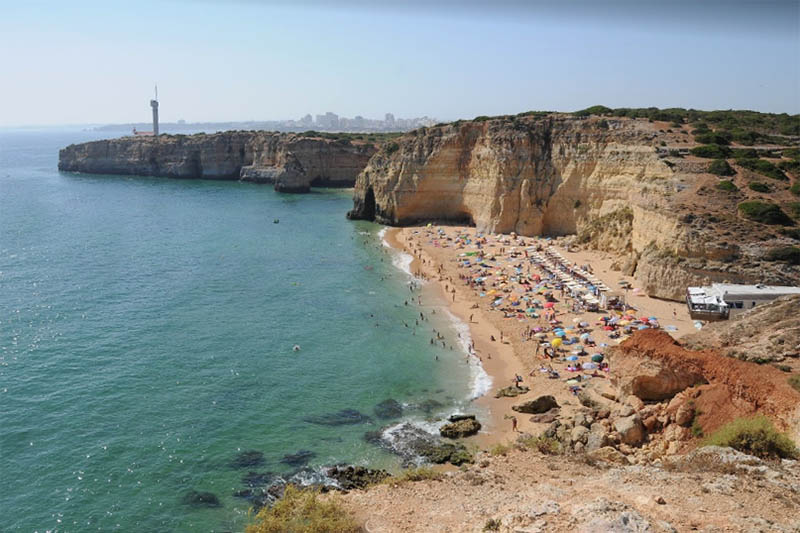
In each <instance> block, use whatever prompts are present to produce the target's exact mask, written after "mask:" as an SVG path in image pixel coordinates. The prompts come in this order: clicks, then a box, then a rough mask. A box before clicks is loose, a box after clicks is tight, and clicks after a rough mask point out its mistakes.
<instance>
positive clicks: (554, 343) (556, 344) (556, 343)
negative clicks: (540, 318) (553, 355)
mask: <svg viewBox="0 0 800 533" xmlns="http://www.w3.org/2000/svg"><path fill="white" fill-rule="evenodd" d="M562 342H563V341H562V340H561V339H560V338H559V339H553V340H552V341H550V346H552V347H553V348H558V347H559V346H561V343H562Z"/></svg>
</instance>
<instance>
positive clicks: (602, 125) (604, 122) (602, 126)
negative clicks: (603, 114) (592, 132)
mask: <svg viewBox="0 0 800 533" xmlns="http://www.w3.org/2000/svg"><path fill="white" fill-rule="evenodd" d="M597 127H598V128H600V129H601V130H607V129H608V121H607V120H606V119H603V120H601V121H600V122H598V123H597Z"/></svg>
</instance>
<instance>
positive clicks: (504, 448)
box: [489, 444, 511, 456]
mask: <svg viewBox="0 0 800 533" xmlns="http://www.w3.org/2000/svg"><path fill="white" fill-rule="evenodd" d="M510 451H511V446H510V445H508V444H495V445H494V446H492V447H491V448H489V453H490V454H491V455H494V456H498V455H505V454H507V453H508V452H510Z"/></svg>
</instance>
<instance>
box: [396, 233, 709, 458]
mask: <svg viewBox="0 0 800 533" xmlns="http://www.w3.org/2000/svg"><path fill="white" fill-rule="evenodd" d="M440 229H441V230H443V231H444V234H440V233H438V232H439V230H440ZM459 234H461V235H467V236H468V237H470V238H471V239H472V240H473V242H474V239H475V238H476V237H477V235H478V232H477V230H476V229H475V228H470V227H463V226H436V227H407V228H390V229H389V230H388V231H387V233H386V241H387V243H388V244H389V245H390V246H392V247H395V248H398V249H401V250H403V251H405V252H406V253H408V254H410V255H411V256H412V257H413V258H414V259H413V261H412V263H411V270H412V272H414V273H418V274H421V275H423V276H424V277H425V278H427V279H428V280H431V281H435V282H436V283H431V284H430V285H429V288H430V289H431V290H436V291H437V292H438V293H439V295H440V296H441V297H442V298H444V299H445V301H447V302H448V303H449V306H450V311H451V312H452V313H453V314H454V315H456V316H457V317H458V318H459V319H461V320H462V321H464V322H465V323H468V324H469V329H470V335H471V337H472V340H473V343H474V346H475V352H476V354H477V355H478V356H479V357H480V359H481V362H482V364H483V367H484V369H485V370H486V372H487V373H488V374H489V375H490V376H491V378H492V382H493V383H492V390H491V391H490V392H489V393H488V394H486V395H484V396H482V397H481V398H479V399H478V400H476V402H477V403H478V404H479V405H481V406H485V407H487V408H488V411H489V413H490V420H488V421H483V422H486V423H485V424H484V430H483V431H481V433H480V434H479V435H478V436H476V437H474V438H473V439H470V440H471V442H473V443H474V444H477V445H478V446H480V447H482V448H486V447H489V446H492V445H494V444H497V443H507V442H511V441H513V440H515V439H516V436H517V435H516V433H515V432H514V431H513V429H512V425H511V421H510V420H509V418H508V417H509V416H516V419H517V422H518V430H519V431H520V432H525V433H530V434H534V435H536V434H538V433H540V432H541V431H543V430H544V429H545V428H546V424H535V423H532V422H530V421H529V417H528V416H526V415H519V414H518V413H515V412H514V411H512V410H511V406H512V405H515V404H517V403H520V402H521V401H525V400H532V399H535V398H537V397H538V396H541V395H546V394H549V395H552V396H554V397H555V398H556V400H557V401H558V403H559V404H560V405H561V406H562V414H563V415H567V416H569V415H570V414H571V412H572V411H573V410H575V409H577V408H578V406H579V403H578V402H577V399H576V398H575V396H574V395H573V394H572V393H571V392H570V391H569V388H568V386H567V385H566V384H565V380H566V379H567V378H568V377H569V376H568V374H567V372H564V371H563V370H564V369H565V368H566V366H567V364H566V363H564V362H559V361H557V360H553V361H552V362H549V361H543V360H541V359H539V358H538V357H537V356H536V355H535V352H536V344H537V342H536V341H529V340H524V339H523V333H524V331H525V330H526V328H528V327H533V326H537V325H538V326H542V325H545V324H546V323H545V322H544V321H543V320H542V319H541V318H539V319H534V318H524V319H517V318H504V317H503V313H502V312H500V311H496V310H492V309H491V305H490V304H491V298H487V297H483V298H482V297H480V296H479V294H478V292H479V291H476V290H473V289H472V288H471V287H469V286H468V285H467V284H466V282H464V281H462V280H461V279H460V278H459V276H460V275H461V274H465V273H466V270H465V269H463V268H459V265H458V262H457V259H458V257H459V255H460V254H462V253H465V252H468V251H475V250H477V248H476V247H474V246H471V247H469V246H467V247H457V246H456V244H455V241H454V240H447V239H448V238H450V239H454V237H455V236H456V235H459ZM485 237H487V238H488V242H487V243H486V245H485V246H483V250H484V251H485V253H486V255H487V256H490V255H492V256H494V257H495V258H496V259H497V260H498V262H500V261H502V260H508V259H510V257H509V254H510V249H511V248H512V247H515V248H516V249H517V250H523V249H524V248H525V247H528V246H532V245H533V246H535V245H536V244H541V245H544V246H550V245H551V246H553V248H554V249H556V250H557V251H558V252H559V253H561V254H562V256H563V257H564V258H565V259H566V260H567V261H569V262H573V263H577V264H578V265H590V266H591V268H592V270H593V272H594V273H595V275H596V276H597V277H598V278H599V279H601V280H602V281H603V282H605V284H606V285H607V286H608V287H610V288H614V289H616V288H618V287H619V286H620V285H619V283H620V281H627V282H629V283H630V284H631V286H632V287H634V288H635V285H633V279H632V278H631V277H629V276H624V275H622V274H621V273H620V272H619V271H615V270H613V269H612V264H613V262H614V260H615V258H614V257H613V256H610V255H608V254H604V253H602V252H594V251H585V250H582V251H577V252H570V251H568V250H567V249H565V248H564V247H563V246H561V245H560V241H546V240H544V239H538V238H533V237H518V238H516V239H512V237H511V236H508V235H498V236H493V235H486V236H485ZM500 240H505V241H508V244H504V243H502V242H500ZM501 249H504V252H505V253H501V252H500V250H501ZM533 271H535V269H532V272H533ZM537 273H538V274H541V272H537ZM445 289H447V293H445ZM453 290H455V293H453V292H452V291H453ZM633 293H634V291H633V289H632V290H630V291H628V294H627V301H628V302H629V304H631V305H633V306H635V308H636V309H637V313H636V314H637V316H647V317H650V316H655V317H658V318H659V319H660V324H661V325H662V326H667V325H669V326H675V327H676V328H677V330H673V331H670V334H671V335H672V336H673V337H675V338H680V337H682V336H683V335H686V334H689V333H692V332H694V331H696V330H695V329H694V327H693V325H692V320H691V319H690V318H689V313H688V310H687V309H686V305H685V304H683V303H680V302H670V301H665V300H659V299H655V298H650V297H648V296H647V295H645V294H643V293H639V294H637V295H635V296H634V295H633ZM561 300H562V301H561V302H559V303H558V304H556V307H555V309H556V311H557V313H558V315H557V318H558V319H559V320H560V321H561V323H562V324H563V325H564V326H571V325H573V323H574V321H575V320H576V319H580V320H585V321H586V322H589V324H591V325H592V326H591V329H592V332H591V335H592V337H593V338H594V340H595V341H596V342H597V343H598V344H600V343H607V344H609V345H615V344H617V343H618V342H619V341H620V340H622V339H619V340H614V339H610V338H609V337H608V335H607V333H608V332H605V331H602V330H601V329H600V328H599V327H597V326H595V324H596V323H597V322H598V320H599V319H600V317H601V316H603V315H604V314H605V313H592V312H583V313H572V312H571V311H570V309H568V306H567V305H565V303H564V301H563V300H564V299H563V298H562V299H561ZM475 306H477V307H475ZM470 317H471V318H472V320H470ZM492 338H494V339H496V340H494V341H492ZM501 338H502V339H503V342H500V339H501ZM598 351H602V350H598ZM542 364H545V365H547V364H552V366H553V368H554V369H555V370H557V371H558V372H559V373H560V374H561V379H547V377H546V374H544V373H541V372H539V371H538V370H537V369H538V368H539V367H540V366H541V365H542ZM532 371H533V372H532ZM611 372H613V368H612V369H611ZM517 374H519V375H522V376H523V377H524V383H523V384H524V385H526V386H528V387H530V388H531V392H529V393H527V394H524V395H522V396H519V397H516V398H506V397H503V398H495V397H494V392H495V391H496V390H498V389H500V388H503V387H507V386H509V385H513V380H514V378H515V376H516V375H517ZM531 374H532V375H531ZM596 379H606V378H605V377H603V378H596Z"/></svg>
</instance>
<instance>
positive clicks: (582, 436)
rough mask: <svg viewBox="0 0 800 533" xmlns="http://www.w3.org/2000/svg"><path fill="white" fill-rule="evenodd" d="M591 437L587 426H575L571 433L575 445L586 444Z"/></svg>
mask: <svg viewBox="0 0 800 533" xmlns="http://www.w3.org/2000/svg"><path fill="white" fill-rule="evenodd" d="M588 437H589V429H588V428H587V427H585V426H575V427H574V428H573V429H572V432H571V433H570V440H571V441H572V442H573V443H577V442H580V443H581V444H586V439H587V438H588Z"/></svg>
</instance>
